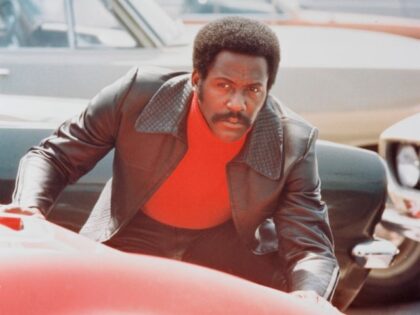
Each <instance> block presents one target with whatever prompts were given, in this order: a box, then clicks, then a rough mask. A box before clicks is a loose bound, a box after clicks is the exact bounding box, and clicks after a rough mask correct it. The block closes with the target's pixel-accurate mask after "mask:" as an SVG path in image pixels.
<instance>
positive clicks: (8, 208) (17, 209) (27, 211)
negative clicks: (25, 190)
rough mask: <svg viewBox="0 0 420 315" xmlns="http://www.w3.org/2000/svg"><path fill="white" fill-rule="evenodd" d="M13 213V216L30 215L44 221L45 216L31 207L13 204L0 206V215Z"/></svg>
mask: <svg viewBox="0 0 420 315" xmlns="http://www.w3.org/2000/svg"><path fill="white" fill-rule="evenodd" d="M2 212H3V213H13V214H22V215H31V216H35V217H37V218H41V219H45V216H44V215H43V214H42V212H41V210H39V209H38V208H33V207H22V206H19V205H15V204H8V205H0V214H1V213H2Z"/></svg>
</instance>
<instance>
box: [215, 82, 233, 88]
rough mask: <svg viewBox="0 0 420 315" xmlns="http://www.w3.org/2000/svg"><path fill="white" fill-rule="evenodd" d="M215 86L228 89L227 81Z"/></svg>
mask: <svg viewBox="0 0 420 315" xmlns="http://www.w3.org/2000/svg"><path fill="white" fill-rule="evenodd" d="M217 86H218V87H220V88H222V89H229V88H230V84H229V83H218V84H217Z"/></svg>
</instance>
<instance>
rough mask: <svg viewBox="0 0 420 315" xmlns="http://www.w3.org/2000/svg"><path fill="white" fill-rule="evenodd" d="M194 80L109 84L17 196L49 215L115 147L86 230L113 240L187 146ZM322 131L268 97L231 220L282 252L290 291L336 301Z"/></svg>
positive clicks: (234, 174) (52, 140)
mask: <svg viewBox="0 0 420 315" xmlns="http://www.w3.org/2000/svg"><path fill="white" fill-rule="evenodd" d="M189 78H190V76H189V75H188V74H179V73H172V74H163V75H162V74H158V73H148V74H140V72H139V70H138V69H133V70H131V71H130V72H129V73H127V74H126V75H125V76H124V77H122V78H121V79H120V80H118V81H116V82H115V83H114V84H112V85H110V86H108V87H106V88H105V89H103V90H102V91H101V92H100V93H99V94H98V95H97V96H96V97H95V98H93V99H92V101H91V102H90V104H89V105H88V107H87V108H86V110H85V111H84V112H82V113H81V114H80V115H79V116H77V117H74V118H72V119H70V120H68V121H66V122H65V123H63V124H62V125H61V126H60V127H59V128H58V129H57V130H56V131H55V133H54V134H53V135H52V136H50V137H49V138H47V139H45V140H43V142H42V143H41V144H40V145H39V146H37V147H34V148H32V149H31V150H30V151H29V153H28V154H26V155H25V156H24V157H23V158H22V160H21V163H20V167H19V173H18V178H17V185H16V189H15V193H14V200H13V201H14V202H15V203H18V204H21V205H24V206H34V207H39V208H41V210H42V211H44V212H48V209H50V208H51V206H52V204H53V203H54V201H55V200H56V199H57V197H58V195H59V194H60V192H61V191H62V190H63V189H64V187H65V186H66V185H67V184H68V183H72V182H75V181H76V180H77V179H78V178H79V177H80V176H82V175H83V174H85V173H86V172H88V171H89V170H90V169H91V168H92V167H93V166H94V165H95V164H96V162H97V161H98V160H100V159H101V158H102V157H103V156H104V155H105V154H106V153H108V152H109V151H110V150H111V149H113V148H115V156H114V163H113V179H112V180H110V181H109V182H108V183H107V185H106V188H105V189H104V191H103V193H102V194H101V197H100V200H99V202H98V203H97V205H96V206H95V208H94V209H93V211H92V214H91V216H90V218H89V220H88V222H87V223H86V225H85V226H84V227H83V229H82V231H81V233H83V234H85V235H87V236H89V237H90V238H93V239H96V240H99V241H104V240H106V239H109V238H110V237H111V236H112V235H113V234H114V233H115V232H116V231H117V230H118V229H120V228H121V227H122V226H124V225H125V224H126V223H127V222H128V221H129V220H130V219H131V218H132V217H133V216H134V215H135V213H136V212H137V211H139V209H141V208H142V206H143V205H144V204H145V203H146V202H147V200H148V199H149V198H150V197H151V196H152V194H153V193H154V192H155V191H156V190H157V189H158V188H159V187H160V185H161V184H162V183H163V182H164V181H165V179H166V178H168V176H170V174H171V172H172V171H173V170H174V169H175V168H176V167H177V165H178V163H179V162H180V160H181V159H182V158H183V156H184V154H185V152H186V151H187V148H188V144H187V140H186V130H185V129H186V114H187V112H188V106H189V104H190V99H191V93H192V87H191V83H190V80H189ZM156 91H157V92H156ZM316 135H317V131H316V129H315V128H313V127H312V126H310V125H309V124H308V123H306V122H305V121H304V120H303V119H302V118H300V117H299V116H297V115H296V114H294V113H292V112H291V111H290V110H288V109H287V108H286V107H284V106H282V105H281V104H280V103H279V102H278V101H277V100H275V99H274V98H273V97H271V96H269V97H268V98H267V101H266V103H265V105H264V107H263V109H262V110H261V111H260V113H259V114H258V117H257V119H256V121H255V123H254V126H253V129H252V130H251V132H250V133H249V134H248V136H247V140H246V143H245V145H244V147H243V149H242V150H241V151H240V153H239V154H238V155H237V156H236V157H235V158H234V159H233V160H232V161H230V162H229V163H228V166H227V175H228V185H229V195H230V200H231V209H232V217H233V221H234V223H235V226H236V229H237V231H238V233H239V234H240V236H241V238H242V239H243V240H244V242H245V243H246V244H247V245H248V246H249V248H250V249H251V250H252V251H253V252H254V253H255V254H257V255H260V254H264V253H267V252H273V251H277V250H278V251H279V253H280V254H281V255H283V257H284V261H285V263H286V264H285V268H287V270H286V275H287V276H288V282H289V288H290V290H315V291H317V292H318V294H320V295H321V296H324V297H326V298H330V297H331V295H332V292H333V291H334V289H335V286H336V282H337V277H338V265H337V261H336V258H335V256H334V253H333V241H332V234H331V231H330V227H329V223H328V214H327V207H326V205H325V204H324V203H323V202H322V201H321V197H320V180H319V176H318V169H317V160H316V156H315V140H316ZM279 268H280V266H279Z"/></svg>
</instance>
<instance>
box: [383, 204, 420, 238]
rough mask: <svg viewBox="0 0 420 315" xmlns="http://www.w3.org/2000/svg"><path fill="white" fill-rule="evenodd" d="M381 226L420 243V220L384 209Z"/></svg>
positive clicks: (391, 209) (392, 209)
mask: <svg viewBox="0 0 420 315" xmlns="http://www.w3.org/2000/svg"><path fill="white" fill-rule="evenodd" d="M381 224H382V225H383V226H384V227H385V228H386V229H388V230H390V231H394V232H397V233H399V234H401V235H403V236H405V237H407V238H409V239H412V240H414V241H416V242H420V219H416V218H411V217H409V216H407V215H405V214H404V213H402V212H399V211H398V210H396V209H394V208H387V209H385V211H384V213H383V214H382V220H381Z"/></svg>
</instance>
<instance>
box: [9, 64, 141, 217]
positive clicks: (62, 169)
mask: <svg viewBox="0 0 420 315" xmlns="http://www.w3.org/2000/svg"><path fill="white" fill-rule="evenodd" d="M136 74H137V69H133V70H131V71H129V72H128V73H127V74H126V75H125V76H124V77H122V78H120V79H119V80H117V81H116V82H114V83H113V84H111V85H109V86H108V87H106V88H104V89H103V90H102V91H100V92H99V93H98V94H97V95H96V96H95V97H94V98H93V99H92V100H91V101H90V102H89V104H88V106H87V107H86V109H85V110H84V111H83V112H82V113H80V114H79V115H78V116H75V117H73V118H71V119H69V120H67V121H65V122H64V123H63V124H61V125H60V126H59V127H58V128H57V129H56V130H55V131H54V133H53V134H52V135H51V136H49V137H48V138H46V139H44V140H43V141H42V142H41V143H40V144H39V145H38V146H34V147H32V148H31V149H30V150H29V151H28V153H27V154H26V155H25V156H23V158H22V159H21V161H20V164H19V169H18V175H17V178H16V186H15V190H14V193H13V199H12V202H13V203H15V204H18V205H22V206H26V207H36V208H39V209H40V210H41V211H42V212H43V213H44V214H47V213H48V211H49V209H50V208H51V206H52V205H53V203H54V202H55V200H56V199H57V198H58V196H59V195H60V193H61V192H62V190H63V189H64V188H65V187H66V185H67V184H69V183H74V182H76V181H77V180H78V179H79V178H80V177H81V176H82V175H84V174H85V173H87V172H88V171H89V170H91V169H92V168H93V167H94V166H95V164H96V163H97V162H98V161H99V160H100V159H101V158H102V157H104V156H105V155H106V154H107V153H108V152H109V151H110V150H111V149H112V148H113V146H114V141H115V138H116V134H117V132H118V127H119V120H120V115H121V110H120V109H121V106H122V104H123V102H124V99H125V97H126V96H127V94H128V91H129V90H130V87H131V85H132V83H133V82H134V80H135V77H136Z"/></svg>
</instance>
